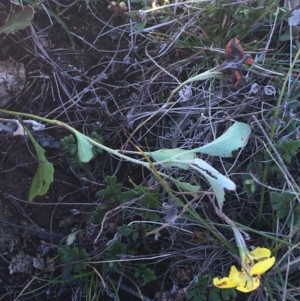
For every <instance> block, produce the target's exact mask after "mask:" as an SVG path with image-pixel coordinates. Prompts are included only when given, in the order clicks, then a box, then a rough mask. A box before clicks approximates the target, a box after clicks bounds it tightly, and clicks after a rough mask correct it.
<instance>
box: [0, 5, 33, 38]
mask: <svg viewBox="0 0 300 301" xmlns="http://www.w3.org/2000/svg"><path fill="white" fill-rule="evenodd" d="M33 15H34V10H33V7H32V6H30V5H26V6H25V7H24V8H23V7H22V6H21V5H15V6H14V8H13V10H12V11H11V12H10V15H9V18H8V20H7V21H6V22H5V24H4V25H2V26H1V27H0V34H1V33H15V32H16V31H17V30H19V29H24V28H26V27H27V26H28V25H29V24H30V22H31V20H32V19H33Z"/></svg>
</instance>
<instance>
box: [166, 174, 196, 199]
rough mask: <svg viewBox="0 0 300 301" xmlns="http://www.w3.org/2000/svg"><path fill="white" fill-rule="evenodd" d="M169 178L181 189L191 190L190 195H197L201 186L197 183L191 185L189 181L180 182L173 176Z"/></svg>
mask: <svg viewBox="0 0 300 301" xmlns="http://www.w3.org/2000/svg"><path fill="white" fill-rule="evenodd" d="M170 180H171V181H172V182H173V183H174V184H175V185H176V186H177V187H180V188H181V189H182V190H184V191H189V192H191V196H192V197H194V198H196V197H197V196H198V192H199V191H200V190H201V186H199V185H192V184H190V183H186V182H181V181H178V180H177V179H174V178H171V179H170Z"/></svg>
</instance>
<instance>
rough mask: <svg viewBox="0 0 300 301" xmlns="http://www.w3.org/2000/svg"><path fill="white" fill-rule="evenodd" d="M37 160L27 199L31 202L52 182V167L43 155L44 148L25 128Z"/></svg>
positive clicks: (46, 189)
mask: <svg viewBox="0 0 300 301" xmlns="http://www.w3.org/2000/svg"><path fill="white" fill-rule="evenodd" d="M26 132H27V134H28V136H29V138H30V140H31V142H32V144H33V146H34V148H35V151H36V153H37V157H38V160H39V163H38V168H37V171H36V173H35V175H34V178H33V180H32V183H31V186H30V190H29V196H28V200H29V202H31V201H32V200H33V199H34V198H35V197H36V196H41V195H44V194H46V193H47V191H48V189H49V186H50V184H51V183H52V182H53V173H54V168H53V164H52V163H50V162H49V161H48V160H47V159H46V157H45V150H44V149H43V148H42V147H41V146H40V145H39V144H38V143H37V142H36V140H35V139H34V138H33V136H32V135H31V134H30V132H29V131H28V130H26Z"/></svg>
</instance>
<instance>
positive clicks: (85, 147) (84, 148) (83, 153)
mask: <svg viewBox="0 0 300 301" xmlns="http://www.w3.org/2000/svg"><path fill="white" fill-rule="evenodd" d="M74 134H75V136H76V138H77V146H78V158H79V160H80V161H81V162H83V163H87V162H89V161H91V160H92V159H93V157H94V154H93V144H92V143H91V142H90V141H89V140H88V138H87V137H86V136H84V135H83V134H81V133H80V132H78V131H76V130H74Z"/></svg>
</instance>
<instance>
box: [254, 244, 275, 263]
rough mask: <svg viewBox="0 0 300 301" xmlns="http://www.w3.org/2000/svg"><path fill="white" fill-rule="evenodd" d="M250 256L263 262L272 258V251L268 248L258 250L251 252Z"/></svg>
mask: <svg viewBox="0 0 300 301" xmlns="http://www.w3.org/2000/svg"><path fill="white" fill-rule="evenodd" d="M250 254H251V255H252V256H253V257H254V259H255V260H258V261H260V260H263V259H266V258H269V257H270V256H271V251H270V250H269V249H267V248H260V247H258V248H256V249H254V250H253V251H251V252H250Z"/></svg>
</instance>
